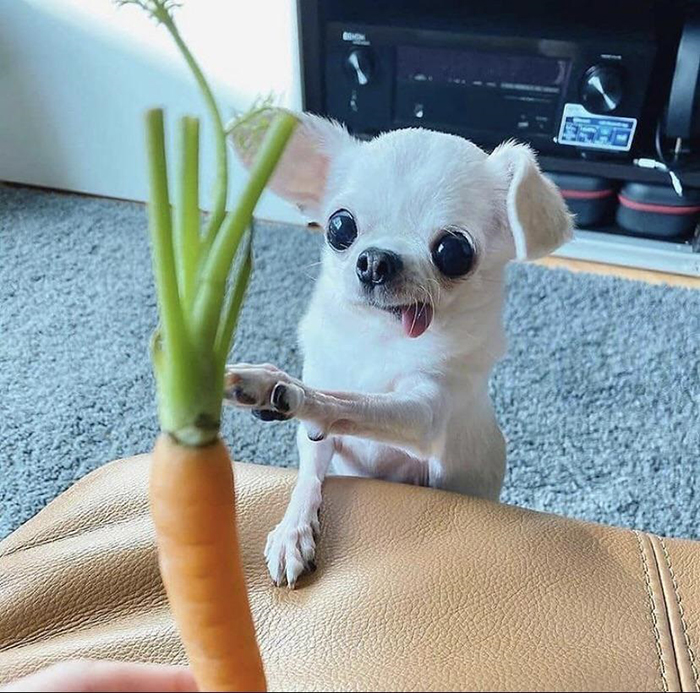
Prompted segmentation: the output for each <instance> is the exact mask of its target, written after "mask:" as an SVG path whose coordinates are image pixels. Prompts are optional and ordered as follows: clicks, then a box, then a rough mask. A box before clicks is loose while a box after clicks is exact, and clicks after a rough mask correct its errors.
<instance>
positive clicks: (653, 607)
mask: <svg viewBox="0 0 700 693" xmlns="http://www.w3.org/2000/svg"><path fill="white" fill-rule="evenodd" d="M633 533H634V536H635V537H636V538H637V545H638V547H639V555H640V557H641V559H642V570H643V571H644V582H645V584H646V590H647V596H648V598H649V612H650V614H651V623H652V629H653V632H654V642H655V643H656V654H657V656H658V658H659V671H660V672H661V685H662V690H663V691H665V692H667V691H668V690H669V688H668V679H667V676H666V665H665V664H664V657H663V651H662V649H661V633H660V632H659V622H658V618H657V616H656V600H655V599H654V592H653V590H652V587H651V577H650V575H649V559H648V558H647V552H646V551H645V550H644V544H643V543H642V537H641V534H640V533H639V532H638V531H637V530H633Z"/></svg>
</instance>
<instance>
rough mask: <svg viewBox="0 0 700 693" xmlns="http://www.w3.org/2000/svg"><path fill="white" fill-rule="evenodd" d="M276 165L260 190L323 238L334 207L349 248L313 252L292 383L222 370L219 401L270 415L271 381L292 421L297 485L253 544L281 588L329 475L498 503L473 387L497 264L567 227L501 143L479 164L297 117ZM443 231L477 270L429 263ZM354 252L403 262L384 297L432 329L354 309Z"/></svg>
mask: <svg viewBox="0 0 700 693" xmlns="http://www.w3.org/2000/svg"><path fill="white" fill-rule="evenodd" d="M285 157H286V158H285V159H283V161H282V164H281V165H280V167H279V168H278V171H277V174H276V176H275V179H273V181H272V187H273V189H275V190H277V191H278V192H280V193H281V194H283V195H285V196H286V197H287V198H288V199H291V200H292V201H294V202H297V203H298V204H299V205H300V206H302V207H303V208H304V209H305V210H306V212H307V213H308V214H309V216H310V218H311V219H312V220H314V221H316V222H317V223H319V224H320V225H321V226H322V227H324V228H325V227H326V224H327V222H328V218H329V216H330V215H331V214H332V213H333V212H335V211H336V210H338V209H340V208H344V209H347V210H349V211H350V212H352V214H353V216H354V217H355V219H356V221H357V226H358V230H359V234H358V238H357V239H356V241H355V242H354V243H353V245H352V246H351V247H350V248H349V249H348V250H346V251H344V252H340V253H339V252H337V251H335V250H333V249H332V248H330V247H329V246H328V245H326V247H325V248H324V250H323V257H322V263H321V272H320V276H319V278H318V281H317V282H316V286H315V289H314V293H313V297H312V299H311V304H310V306H309V309H308V311H307V313H306V315H305V317H304V318H303V320H302V322H301V325H300V327H299V339H300V343H301V346H302V348H303V353H304V369H303V374H302V378H301V380H298V379H296V378H293V377H291V376H289V375H287V374H286V373H283V372H282V371H279V370H277V369H276V368H274V367H273V366H269V365H264V366H249V365H245V364H240V365H236V366H231V367H229V368H228V370H227V391H226V392H227V394H226V399H227V401H228V402H229V403H232V404H235V405H237V406H249V407H252V408H255V409H267V410H273V411H274V410H275V406H274V402H273V399H274V398H273V391H274V390H275V387H276V386H278V385H279V384H283V385H284V386H285V387H286V390H285V392H286V393H287V398H288V399H289V402H288V405H289V409H288V413H289V414H290V415H293V416H295V417H296V418H298V419H299V420H300V422H301V423H300V427H299V434H298V448H299V477H298V482H297V486H296V488H295V490H294V493H293V495H292V499H291V502H290V504H289V507H288V510H287V512H286V514H285V516H284V519H283V520H282V522H281V523H280V524H279V525H278V526H277V528H275V530H274V531H273V532H272V533H271V534H270V537H269V539H268V544H267V547H266V558H267V563H268V567H269V570H270V573H271V575H272V578H273V580H274V581H275V582H276V583H277V584H283V583H284V582H286V583H287V584H288V585H290V586H294V584H295V583H296V580H297V578H298V577H299V575H300V574H301V573H302V572H304V570H307V569H309V567H310V566H312V565H313V560H314V552H315V540H314V535H315V533H316V532H317V530H318V509H319V506H320V504H321V486H322V483H323V479H324V477H325V476H326V474H327V473H328V472H329V471H330V472H331V473H336V474H343V475H354V476H369V477H375V478H381V479H387V480H391V481H399V482H406V483H412V484H421V485H425V486H432V487H435V488H442V489H447V490H451V491H457V492H460V493H467V494H473V495H477V496H481V497H484V498H489V499H492V500H497V499H498V497H499V494H500V490H501V485H502V481H503V475H504V472H505V442H504V439H503V436H502V434H501V432H500V430H499V427H498V424H497V422H496V418H495V416H494V412H493V408H492V406H491V402H490V399H489V396H488V379H489V375H490V372H491V369H492V367H493V365H494V363H495V362H496V361H497V360H498V359H499V358H500V357H501V356H502V355H503V353H504V351H505V337H504V333H503V328H502V322H501V313H502V306H503V297H504V280H503V275H504V268H505V265H506V264H507V263H508V261H509V260H511V259H513V258H514V257H516V255H517V256H518V257H519V258H525V257H537V256H540V255H542V254H545V253H547V252H549V251H551V250H553V249H554V248H555V247H556V246H557V245H559V244H560V243H561V242H563V241H564V240H565V239H566V238H567V237H568V236H569V234H570V232H571V219H570V216H569V215H568V213H567V211H566V207H565V205H564V202H563V200H562V199H561V196H560V195H559V193H558V192H557V190H556V188H554V186H552V185H551V184H550V183H548V182H547V181H546V180H545V179H544V178H543V176H542V175H541V174H540V172H539V169H538V168H537V164H536V162H535V159H534V156H533V155H532V152H531V151H530V150H529V149H528V148H527V147H525V146H523V145H518V144H514V143H507V144H505V145H502V146H501V147H499V148H498V149H497V150H496V151H494V153H493V154H491V155H490V156H489V155H487V154H486V153H485V152H483V151H482V150H481V149H479V148H478V147H477V146H475V145H474V144H472V143H471V142H468V141H466V140H464V139H461V138H459V137H456V136H452V135H447V134H442V133H437V132H431V131H427V130H418V129H409V130H400V131H396V132H392V133H389V134H385V135H381V136H379V137H377V138H376V139H374V140H372V141H370V142H363V143H361V142H358V141H357V140H355V139H353V138H351V137H350V136H349V135H348V134H347V133H346V132H345V131H344V130H343V129H342V128H340V127H339V126H337V125H336V124H333V123H330V122H329V121H325V120H322V119H320V118H315V117H312V116H304V117H303V121H302V125H301V126H300V128H299V129H298V132H297V134H296V135H295V138H294V142H293V146H292V147H291V148H290V149H289V150H288V153H287V154H286V155H285ZM301 188H304V189H301ZM290 191H293V192H290ZM445 228H457V229H463V230H465V231H467V232H468V233H469V234H470V235H471V236H472V238H473V239H474V242H475V245H476V247H477V249H478V261H477V265H476V268H475V269H474V271H473V272H472V273H471V274H470V275H468V276H467V277H466V278H463V279H459V280H451V281H450V280H445V278H444V277H442V276H441V275H440V274H439V272H438V271H437V270H436V268H435V267H434V266H433V265H432V262H431V259H430V247H431V243H432V241H433V240H434V239H435V238H436V237H437V235H438V234H439V233H440V232H441V230H443V229H445ZM514 236H515V239H514ZM280 242H283V241H282V240H281V241H280ZM369 246H375V247H379V248H382V249H385V250H391V251H394V252H396V253H398V254H400V255H401V257H402V258H403V260H404V263H405V265H406V270H405V271H406V274H407V277H408V279H407V282H406V283H407V286H406V287H405V288H403V289H402V290H401V296H400V297H398V298H401V300H402V301H403V300H406V301H410V300H411V299H419V300H427V299H429V300H430V302H431V303H432V305H433V308H434V319H433V321H432V324H431V325H430V327H429V329H428V330H427V331H426V332H425V333H424V334H423V335H421V336H420V337H418V338H416V339H411V338H409V337H407V336H406V334H405V333H404V331H403V329H402V327H401V323H400V321H399V320H397V319H396V317H395V316H393V315H392V314H390V313H387V312H385V311H382V310H380V309H377V308H375V307H372V306H369V305H367V303H366V302H365V300H364V297H363V294H362V292H361V291H360V286H359V282H358V279H357V276H356V272H355V264H356V261H357V257H358V255H359V254H360V252H361V251H362V250H364V249H366V248H367V247H369ZM241 392H244V393H245V400H246V401H245V402H241V401H240V400H238V399H237V397H238V396H239V395H240V393H241ZM311 438H313V439H319V440H318V442H314V441H312V440H311ZM331 521H332V519H331Z"/></svg>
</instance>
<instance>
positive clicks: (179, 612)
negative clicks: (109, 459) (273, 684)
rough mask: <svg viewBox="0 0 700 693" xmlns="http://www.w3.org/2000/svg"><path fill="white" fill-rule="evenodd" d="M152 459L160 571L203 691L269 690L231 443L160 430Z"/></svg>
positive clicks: (153, 510) (151, 493) (193, 669)
mask: <svg viewBox="0 0 700 693" xmlns="http://www.w3.org/2000/svg"><path fill="white" fill-rule="evenodd" d="M151 464H152V466H151V481H150V501H151V513H152V516H153V521H154V524H155V527H156V532H157V535H158V547H159V555H160V561H159V562H160V570H161V574H162V576H163V581H164V583H165V586H166V590H167V594H168V599H169V600H170V604H171V605H172V610H173V614H174V616H175V620H176V621H177V623H178V624H180V632H181V635H182V639H183V642H184V643H185V647H186V650H187V657H188V659H189V662H190V666H191V667H192V671H193V673H194V676H195V678H196V680H197V683H198V685H199V687H200V690H204V691H264V690H265V675H264V672H263V666H262V661H261V659H260V653H259V651H258V647H257V644H256V640H255V630H254V628H253V620H252V618H251V615H250V607H249V604H248V597H247V594H246V591H245V583H244V578H243V570H242V567H241V558H240V548H239V544H238V538H237V535H236V524H235V511H234V497H233V495H234V494H233V474H232V471H231V460H230V458H229V455H228V451H227V449H226V446H225V445H224V443H223V442H222V441H221V440H217V441H215V442H214V443H212V444H210V445H207V446H204V447H196V448H193V447H187V446H184V445H180V444H179V443H178V442H177V441H175V440H174V439H173V438H172V437H171V436H169V435H167V434H161V435H160V436H159V438H158V441H157V442H156V445H155V448H154V450H153V455H152V463H151Z"/></svg>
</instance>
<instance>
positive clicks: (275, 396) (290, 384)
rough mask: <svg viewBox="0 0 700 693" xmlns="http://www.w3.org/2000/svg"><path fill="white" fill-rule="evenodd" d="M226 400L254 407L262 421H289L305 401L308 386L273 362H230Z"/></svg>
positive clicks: (249, 407) (242, 405)
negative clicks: (272, 363) (233, 363)
mask: <svg viewBox="0 0 700 693" xmlns="http://www.w3.org/2000/svg"><path fill="white" fill-rule="evenodd" d="M224 402H225V403H226V404H230V405H232V406H235V407H242V408H246V409H250V410H251V411H252V413H253V416H255V417H257V418H258V419H260V420H261V421H286V420H287V419H291V418H292V417H293V416H295V415H296V413H297V412H298V411H299V409H300V407H301V405H302V404H303V402H304V386H303V385H302V384H301V382H300V381H299V380H297V379H296V378H292V377H291V376H290V375H287V374H286V373H285V372H284V371H281V370H280V369H279V368H277V367H275V366H273V365H271V364H269V363H264V364H260V365H250V364H247V363H237V364H235V365H231V366H226V371H225V375H224Z"/></svg>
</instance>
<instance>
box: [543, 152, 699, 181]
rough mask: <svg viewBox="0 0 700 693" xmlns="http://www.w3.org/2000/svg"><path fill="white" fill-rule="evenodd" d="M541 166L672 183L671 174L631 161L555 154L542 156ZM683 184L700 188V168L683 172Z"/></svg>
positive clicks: (586, 173)
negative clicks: (569, 157) (569, 156)
mask: <svg viewBox="0 0 700 693" xmlns="http://www.w3.org/2000/svg"><path fill="white" fill-rule="evenodd" d="M539 161H540V166H541V167H542V169H543V170H545V171H554V172H557V173H578V174H581V175H584V176H602V177H603V178H610V179H612V180H620V181H636V182H639V183H659V184H661V185H670V180H669V176H668V174H667V173H664V172H663V171H656V170H654V169H648V168H641V167H640V166H635V165H634V164H631V163H629V162H611V161H596V160H595V159H573V158H572V159H568V158H563V157H555V156H540V157H539ZM681 179H682V181H683V184H684V185H685V186H687V187H689V188H700V168H699V169H698V170H694V171H689V172H687V173H681Z"/></svg>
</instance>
